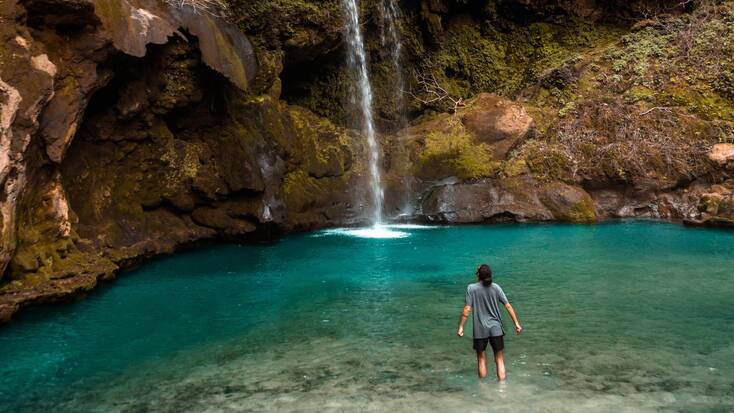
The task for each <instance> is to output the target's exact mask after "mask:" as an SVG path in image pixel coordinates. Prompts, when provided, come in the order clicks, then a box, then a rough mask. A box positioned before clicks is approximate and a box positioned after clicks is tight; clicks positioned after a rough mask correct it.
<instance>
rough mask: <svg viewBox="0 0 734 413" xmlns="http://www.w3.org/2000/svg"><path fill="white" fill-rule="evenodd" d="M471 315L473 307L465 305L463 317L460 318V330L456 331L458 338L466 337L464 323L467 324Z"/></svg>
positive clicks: (462, 311)
mask: <svg viewBox="0 0 734 413" xmlns="http://www.w3.org/2000/svg"><path fill="white" fill-rule="evenodd" d="M470 313H471V306H470V305H465V306H464V309H463V310H461V315H460V316H459V329H458V330H457V331H456V335H457V336H459V337H464V323H466V319H467V318H469V314H470Z"/></svg>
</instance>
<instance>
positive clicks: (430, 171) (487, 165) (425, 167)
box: [417, 130, 500, 179]
mask: <svg viewBox="0 0 734 413" xmlns="http://www.w3.org/2000/svg"><path fill="white" fill-rule="evenodd" d="M499 166H500V163H499V162H497V161H493V160H492V148H491V147H490V146H489V145H487V144H484V143H476V142H475V141H474V139H473V138H472V136H471V135H469V134H468V133H466V132H464V131H463V130H458V131H452V133H444V132H432V133H429V134H428V135H427V136H426V137H425V147H424V148H423V150H422V151H421V153H420V155H419V158H418V163H417V169H418V170H417V174H418V175H419V176H422V177H424V178H440V177H446V176H456V177H458V178H461V179H475V178H481V177H487V176H492V175H494V174H496V173H497V171H498V169H499Z"/></svg>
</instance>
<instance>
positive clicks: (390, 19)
mask: <svg viewBox="0 0 734 413" xmlns="http://www.w3.org/2000/svg"><path fill="white" fill-rule="evenodd" d="M382 10H383V13H382V16H383V20H382V24H381V25H380V28H381V30H380V43H381V44H382V46H383V47H384V48H386V49H387V50H389V52H390V55H389V57H390V64H391V66H392V69H393V73H395V78H394V84H393V87H392V90H393V91H394V94H393V102H394V104H395V107H396V109H397V114H398V118H397V130H398V131H401V130H403V129H404V128H405V127H406V126H408V121H407V117H406V113H405V106H406V105H405V78H404V77H403V66H402V63H401V59H402V54H403V43H402V42H401V40H400V32H399V31H398V27H397V24H398V20H399V19H400V7H398V0H383V3H382ZM406 172H407V171H406ZM410 193H411V187H410V181H409V180H408V176H407V174H406V175H404V176H403V200H402V206H401V208H400V216H410V215H411V214H412V213H413V210H414V207H413V205H412V204H411V199H410Z"/></svg>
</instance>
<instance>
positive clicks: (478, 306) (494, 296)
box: [466, 282, 508, 338]
mask: <svg viewBox="0 0 734 413" xmlns="http://www.w3.org/2000/svg"><path fill="white" fill-rule="evenodd" d="M498 303H502V305H505V304H507V303H508V301H507V297H506V296H505V292H504V291H502V287H500V286H499V285H497V283H492V284H491V285H490V286H489V287H485V286H484V285H482V283H481V282H476V283H474V284H469V286H468V287H467V288H466V305H469V306H471V308H472V314H473V316H472V323H473V324H474V328H473V330H474V338H487V337H496V336H501V335H504V334H505V330H504V328H503V327H502V317H501V316H500V306H499V304H498Z"/></svg>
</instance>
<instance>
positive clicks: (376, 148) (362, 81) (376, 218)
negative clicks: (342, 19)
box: [342, 0, 384, 226]
mask: <svg viewBox="0 0 734 413" xmlns="http://www.w3.org/2000/svg"><path fill="white" fill-rule="evenodd" d="M342 2H343V3H344V8H345V9H346V12H347V19H346V35H347V43H348V46H349V50H348V51H347V56H348V58H347V63H348V64H349V68H350V70H351V71H352V73H354V74H355V75H356V76H357V90H356V92H357V95H358V96H357V98H358V99H359V109H360V111H361V113H362V133H364V135H365V136H366V137H367V145H368V147H369V171H370V195H371V197H372V208H373V211H372V224H373V225H375V226H379V225H381V224H382V204H383V199H384V191H383V188H382V176H381V172H380V145H379V143H378V142H377V136H376V134H375V124H374V119H373V116H372V87H371V86H370V79H369V74H368V73H367V56H366V55H365V50H364V41H363V39H362V31H361V28H360V26H359V7H358V5H357V0H342Z"/></svg>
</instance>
